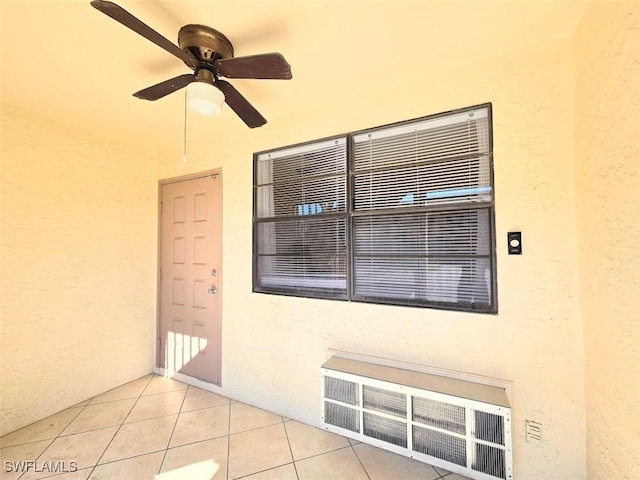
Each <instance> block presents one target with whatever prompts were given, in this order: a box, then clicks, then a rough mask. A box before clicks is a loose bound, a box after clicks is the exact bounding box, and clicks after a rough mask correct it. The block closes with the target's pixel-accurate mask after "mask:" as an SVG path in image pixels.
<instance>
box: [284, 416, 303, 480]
mask: <svg viewBox="0 0 640 480" xmlns="http://www.w3.org/2000/svg"><path fill="white" fill-rule="evenodd" d="M280 418H281V419H282V428H283V430H284V434H285V436H286V437H287V445H289V453H291V462H292V463H293V471H294V472H295V473H296V478H297V479H298V480H300V476H299V475H298V467H297V466H296V459H295V457H294V456H293V449H292V448H291V440H289V432H288V431H287V422H285V421H284V417H282V416H281V417H280Z"/></svg>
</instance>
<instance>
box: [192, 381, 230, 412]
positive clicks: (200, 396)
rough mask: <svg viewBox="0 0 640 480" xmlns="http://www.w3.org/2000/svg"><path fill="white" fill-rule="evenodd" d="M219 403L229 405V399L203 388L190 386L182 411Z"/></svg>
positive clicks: (215, 405)
mask: <svg viewBox="0 0 640 480" xmlns="http://www.w3.org/2000/svg"><path fill="white" fill-rule="evenodd" d="M218 405H229V399H228V398H227V397H223V396H221V395H217V394H215V393H213V392H207V391H206V390H202V389H201V388H196V387H189V390H187V396H186V397H185V399H184V404H183V405H182V410H181V411H183V412H189V411H191V410H198V409H200V408H209V407H217V406H218Z"/></svg>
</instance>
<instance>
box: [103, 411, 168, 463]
mask: <svg viewBox="0 0 640 480" xmlns="http://www.w3.org/2000/svg"><path fill="white" fill-rule="evenodd" d="M175 422H176V415H171V416H168V417H161V418H154V419H152V420H144V421H142V422H135V423H127V424H125V425H123V426H122V427H120V430H119V431H118V433H117V434H116V436H115V438H114V439H113V441H112V442H111V445H109V448H108V449H107V451H106V452H105V453H104V456H103V457H102V458H101V459H100V463H101V464H102V463H107V462H113V461H115V460H124V459H125V458H129V457H134V456H136V455H144V454H146V453H152V452H157V451H158V450H164V449H166V448H167V445H168V444H169V438H170V437H171V432H172V431H173V426H174V425H175Z"/></svg>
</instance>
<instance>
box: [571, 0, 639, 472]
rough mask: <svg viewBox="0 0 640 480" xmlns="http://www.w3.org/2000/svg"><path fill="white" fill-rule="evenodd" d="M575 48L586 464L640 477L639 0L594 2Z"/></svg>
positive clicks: (601, 470)
mask: <svg viewBox="0 0 640 480" xmlns="http://www.w3.org/2000/svg"><path fill="white" fill-rule="evenodd" d="M574 50H575V59H576V112H575V119H576V146H577V148H576V194H577V195H576V196H577V204H578V232H579V238H578V243H579V249H580V276H581V297H582V315H583V319H584V331H585V351H586V405H587V471H588V477H589V478H592V479H600V478H615V479H637V478H640V408H639V407H638V399H639V398H640V303H639V299H640V261H639V260H638V259H639V256H638V245H639V244H640V143H639V142H640V140H639V139H640V2H637V1H634V2H608V3H600V2H594V3H593V4H592V5H590V7H589V8H588V10H587V12H586V13H585V16H584V18H583V20H582V22H581V24H580V26H579V28H578V30H577V32H576V34H575V38H574Z"/></svg>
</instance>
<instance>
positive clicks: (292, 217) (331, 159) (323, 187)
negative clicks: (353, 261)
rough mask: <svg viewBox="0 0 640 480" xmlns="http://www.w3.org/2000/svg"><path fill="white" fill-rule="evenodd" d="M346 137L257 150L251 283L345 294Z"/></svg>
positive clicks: (311, 292) (299, 291)
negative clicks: (266, 151) (263, 151)
mask: <svg viewBox="0 0 640 480" xmlns="http://www.w3.org/2000/svg"><path fill="white" fill-rule="evenodd" d="M346 144H347V143H346V139H345V138H344V137H342V138H339V139H333V140H329V141H322V142H315V143H312V144H307V145H304V146H300V147H294V148H289V149H283V150H280V151H276V152H271V153H265V154H260V155H258V157H257V159H256V167H255V178H256V183H255V186H254V188H255V201H256V205H255V216H256V227H255V228H254V234H255V239H254V255H255V263H254V288H257V289H258V290H262V291H272V292H289V293H292V294H300V295H307V294H309V295H324V296H329V297H338V298H343V297H345V296H346V291H347V279H346V265H347V259H346V254H347V251H346V250H347V249H346V245H347V240H346V228H347V227H346V225H347V222H346V205H347V201H346V199H347V191H346V188H347V185H346V181H347V166H346V165H347V159H346Z"/></svg>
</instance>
